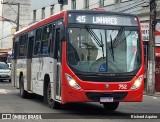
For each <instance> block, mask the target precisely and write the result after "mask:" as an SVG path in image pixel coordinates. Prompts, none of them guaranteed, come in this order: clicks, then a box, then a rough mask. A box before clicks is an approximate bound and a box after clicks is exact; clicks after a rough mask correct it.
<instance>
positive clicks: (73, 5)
mask: <svg viewBox="0 0 160 122" xmlns="http://www.w3.org/2000/svg"><path fill="white" fill-rule="evenodd" d="M72 9H76V0H72Z"/></svg>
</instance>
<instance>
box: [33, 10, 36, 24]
mask: <svg viewBox="0 0 160 122" xmlns="http://www.w3.org/2000/svg"><path fill="white" fill-rule="evenodd" d="M33 22H36V10H34V11H33Z"/></svg>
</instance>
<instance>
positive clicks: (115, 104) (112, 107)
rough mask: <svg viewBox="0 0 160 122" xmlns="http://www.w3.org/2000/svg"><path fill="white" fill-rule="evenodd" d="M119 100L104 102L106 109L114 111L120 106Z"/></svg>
mask: <svg viewBox="0 0 160 122" xmlns="http://www.w3.org/2000/svg"><path fill="white" fill-rule="evenodd" d="M118 106H119V102H111V103H103V107H104V109H105V110H108V111H114V110H116V109H117V108H118Z"/></svg>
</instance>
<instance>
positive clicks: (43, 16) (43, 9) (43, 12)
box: [42, 8, 45, 19]
mask: <svg viewBox="0 0 160 122" xmlns="http://www.w3.org/2000/svg"><path fill="white" fill-rule="evenodd" d="M44 18H45V8H42V19H44Z"/></svg>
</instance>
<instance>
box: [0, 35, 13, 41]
mask: <svg viewBox="0 0 160 122" xmlns="http://www.w3.org/2000/svg"><path fill="white" fill-rule="evenodd" d="M11 36H12V34H9V35H7V36H5V37H1V38H0V40H3V39H5V38H8V37H11Z"/></svg>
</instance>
